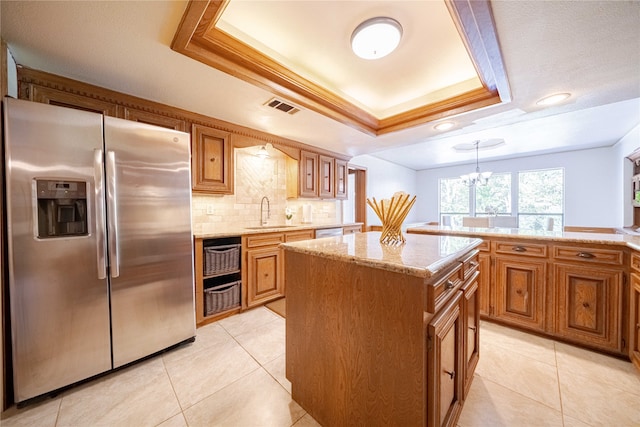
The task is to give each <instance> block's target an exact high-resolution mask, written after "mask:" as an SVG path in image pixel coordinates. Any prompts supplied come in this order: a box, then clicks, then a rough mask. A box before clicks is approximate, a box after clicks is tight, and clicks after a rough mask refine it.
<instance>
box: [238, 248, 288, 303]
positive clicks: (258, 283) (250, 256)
mask: <svg viewBox="0 0 640 427" xmlns="http://www.w3.org/2000/svg"><path fill="white" fill-rule="evenodd" d="M246 268H247V282H248V283H247V307H253V306H256V305H260V304H263V303H265V302H267V301H269V300H271V299H274V298H276V297H279V296H284V280H283V271H282V268H283V265H282V255H281V251H280V248H278V247H272V248H264V249H253V250H250V251H247V266H246Z"/></svg>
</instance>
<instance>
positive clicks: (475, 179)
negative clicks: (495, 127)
mask: <svg viewBox="0 0 640 427" xmlns="http://www.w3.org/2000/svg"><path fill="white" fill-rule="evenodd" d="M474 144H475V146H476V171H475V172H472V173H469V174H466V175H460V179H461V180H462V183H463V184H465V185H467V186H469V187H473V186H475V185H487V183H488V182H489V177H490V176H491V174H492V173H493V172H482V173H480V165H479V163H478V148H479V145H480V141H476V142H475V143H474Z"/></svg>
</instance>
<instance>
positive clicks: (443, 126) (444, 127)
mask: <svg viewBox="0 0 640 427" xmlns="http://www.w3.org/2000/svg"><path fill="white" fill-rule="evenodd" d="M454 126H455V124H454V123H453V122H442V123H438V124H437V125H435V126H434V127H433V128H434V129H435V130H449V129H451V128H452V127H454Z"/></svg>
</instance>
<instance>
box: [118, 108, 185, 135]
mask: <svg viewBox="0 0 640 427" xmlns="http://www.w3.org/2000/svg"><path fill="white" fill-rule="evenodd" d="M124 118H125V119H127V120H132V121H134V122H140V123H147V124H150V125H154V126H160V127H163V128H168V129H175V130H179V131H181V132H186V130H187V123H186V122H185V121H184V120H183V119H177V118H175V117H169V116H164V115H161V114H156V113H152V112H150V111H144V110H138V109H135V108H129V107H124Z"/></svg>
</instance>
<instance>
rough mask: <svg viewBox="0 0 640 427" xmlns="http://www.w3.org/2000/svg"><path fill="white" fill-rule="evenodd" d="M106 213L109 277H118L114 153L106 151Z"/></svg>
mask: <svg viewBox="0 0 640 427" xmlns="http://www.w3.org/2000/svg"><path fill="white" fill-rule="evenodd" d="M106 160H107V165H106V166H107V167H106V170H107V209H108V210H107V212H108V218H109V262H110V264H111V277H118V276H120V262H119V261H120V260H119V258H118V256H119V254H118V252H119V251H118V205H117V202H116V200H117V195H116V188H117V186H116V153H115V152H113V151H107V158H106Z"/></svg>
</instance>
